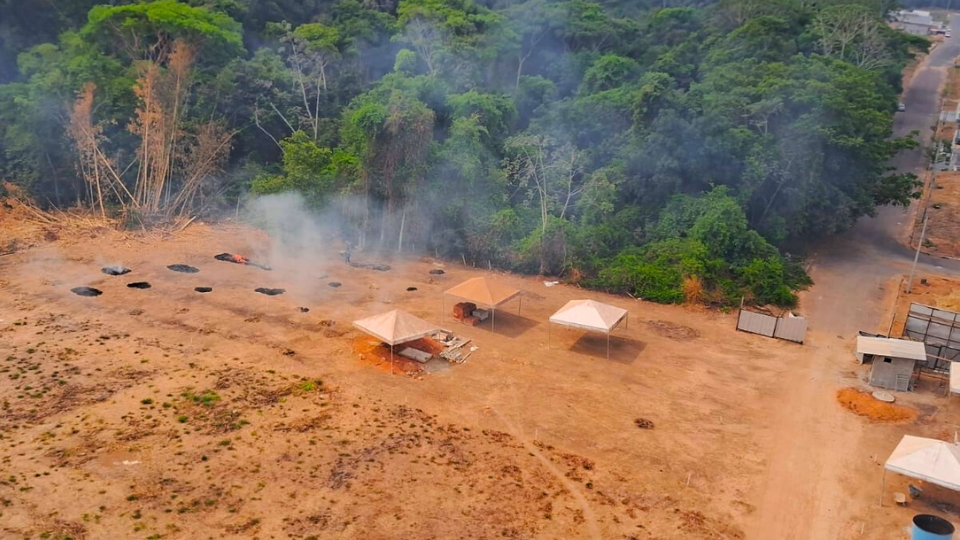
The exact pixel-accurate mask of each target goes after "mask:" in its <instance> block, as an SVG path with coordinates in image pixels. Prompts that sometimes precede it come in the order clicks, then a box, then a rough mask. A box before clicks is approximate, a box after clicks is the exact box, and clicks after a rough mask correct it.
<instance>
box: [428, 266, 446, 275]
mask: <svg viewBox="0 0 960 540" xmlns="http://www.w3.org/2000/svg"><path fill="white" fill-rule="evenodd" d="M430 273H431V274H433V275H435V276H442V275H444V274H446V272H444V271H443V270H441V269H439V268H434V269H433V270H431V271H430Z"/></svg>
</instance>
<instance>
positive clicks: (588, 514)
mask: <svg viewBox="0 0 960 540" xmlns="http://www.w3.org/2000/svg"><path fill="white" fill-rule="evenodd" d="M490 408H491V410H493V412H494V414H496V415H497V418H499V419H500V421H501V422H503V424H504V425H505V426H507V431H508V432H509V433H510V434H511V435H513V436H514V437H516V438H517V440H518V441H520V444H522V445H523V447H524V448H525V449H526V450H527V452H530V454H532V455H533V456H534V457H536V458H537V460H539V461H540V463H542V464H543V466H544V467H545V468H546V469H547V471H549V472H550V474H552V475H553V476H555V477H556V478H557V480H559V481H560V483H561V484H562V485H563V487H564V488H565V489H566V490H567V491H569V492H570V494H571V495H573V498H574V499H576V501H577V504H579V505H580V509H581V510H583V517H584V520H585V521H586V524H587V530H588V531H589V533H590V537H591V538H593V539H594V540H603V535H601V534H600V526H599V525H598V524H597V516H596V515H595V514H594V513H593V508H591V507H590V503H589V502H588V501H587V498H586V497H584V496H583V493H582V492H581V491H580V489H579V488H578V487H577V485H576V484H574V483H573V482H572V481H571V480H570V479H569V478H567V477H566V476H565V475H564V474H563V472H561V471H560V469H558V468H557V466H556V465H554V463H553V462H552V461H550V459H549V458H548V457H546V456H544V455H543V454H542V453H540V450H539V449H537V447H536V446H535V445H534V444H533V443H531V442H530V441H528V440H527V438H526V437H524V436H523V433H522V432H521V431H520V430H518V429H517V428H516V426H514V425H513V423H511V422H510V421H509V420H507V419H506V417H504V416H503V415H502V414H500V411H499V410H498V409H497V408H496V407H493V406H491V407H490Z"/></svg>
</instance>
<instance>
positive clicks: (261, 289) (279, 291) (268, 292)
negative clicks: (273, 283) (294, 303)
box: [254, 287, 287, 296]
mask: <svg viewBox="0 0 960 540" xmlns="http://www.w3.org/2000/svg"><path fill="white" fill-rule="evenodd" d="M254 291H255V292H258V293H260V294H265V295H267V296H276V295H278V294H283V293H285V292H287V290H286V289H268V288H267V287H257V288H256V289H254Z"/></svg>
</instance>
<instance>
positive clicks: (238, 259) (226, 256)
mask: <svg viewBox="0 0 960 540" xmlns="http://www.w3.org/2000/svg"><path fill="white" fill-rule="evenodd" d="M213 258H214V259H216V260H218V261H223V262H231V263H234V264H245V265H247V266H255V267H257V268H260V269H261V270H272V268H270V267H269V266H267V265H265V264H260V263H255V262H253V261H251V260H250V259H248V258H246V257H244V256H243V255H233V254H231V253H221V254H219V255H214V256H213Z"/></svg>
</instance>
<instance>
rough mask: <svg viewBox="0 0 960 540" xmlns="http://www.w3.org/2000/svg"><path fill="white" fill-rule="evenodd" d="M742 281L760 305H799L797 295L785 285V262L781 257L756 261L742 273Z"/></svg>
mask: <svg viewBox="0 0 960 540" xmlns="http://www.w3.org/2000/svg"><path fill="white" fill-rule="evenodd" d="M740 280H741V282H742V283H743V284H744V286H745V287H746V288H747V289H749V290H750V292H751V293H752V295H753V300H754V302H756V303H758V304H761V305H763V304H774V305H777V306H784V307H793V306H795V305H796V304H797V295H795V294H793V291H792V290H791V289H790V287H789V286H788V285H787V284H786V283H784V271H783V260H782V259H781V258H780V257H769V258H766V259H754V260H753V261H751V262H750V264H748V265H747V266H745V267H744V268H743V269H742V270H741V271H740Z"/></svg>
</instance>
